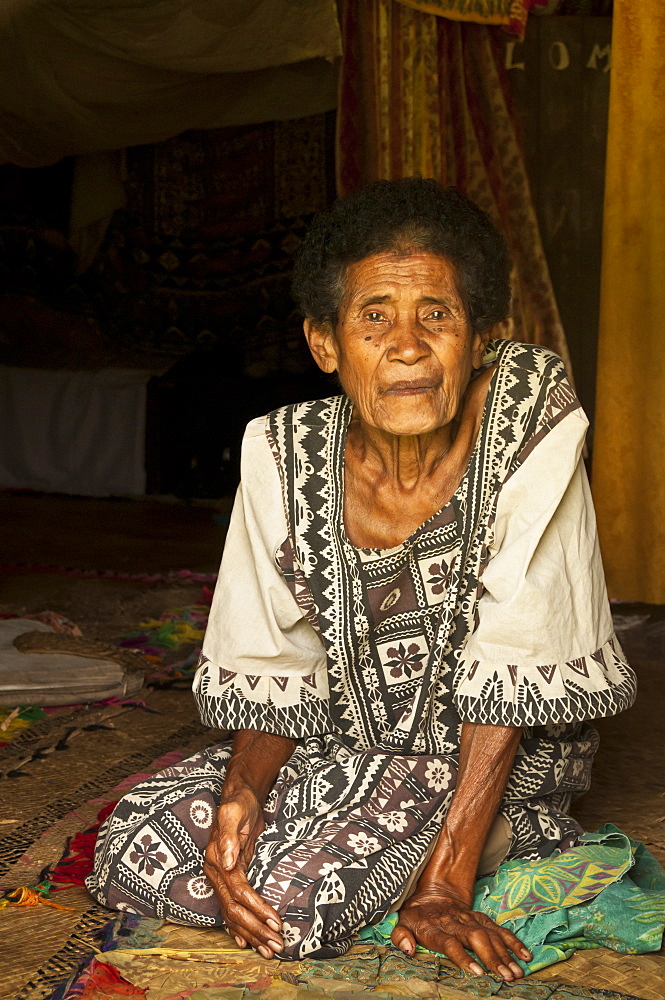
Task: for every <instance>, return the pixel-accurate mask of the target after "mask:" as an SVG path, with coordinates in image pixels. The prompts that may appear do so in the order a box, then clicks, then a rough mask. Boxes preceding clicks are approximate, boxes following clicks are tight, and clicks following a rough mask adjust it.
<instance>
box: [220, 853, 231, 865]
mask: <svg viewBox="0 0 665 1000" xmlns="http://www.w3.org/2000/svg"><path fill="white" fill-rule="evenodd" d="M222 864H223V865H224V867H225V868H233V855H232V854H231V852H230V851H227V852H226V854H225V855H224V858H223V861H222Z"/></svg>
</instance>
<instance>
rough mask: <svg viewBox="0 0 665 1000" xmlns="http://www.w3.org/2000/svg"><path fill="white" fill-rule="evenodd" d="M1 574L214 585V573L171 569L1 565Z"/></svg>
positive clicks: (32, 564)
mask: <svg viewBox="0 0 665 1000" xmlns="http://www.w3.org/2000/svg"><path fill="white" fill-rule="evenodd" d="M2 573H51V574H54V575H60V576H75V577H77V578H79V579H82V580H91V579H99V580H127V581H128V582H130V583H213V584H214V583H215V581H216V580H217V574H216V573H194V572H192V570H190V569H173V570H169V572H168V573H120V572H116V571H115V570H112V569H103V570H102V569H79V568H77V567H71V566H48V565H44V564H42V563H2V564H0V574H2Z"/></svg>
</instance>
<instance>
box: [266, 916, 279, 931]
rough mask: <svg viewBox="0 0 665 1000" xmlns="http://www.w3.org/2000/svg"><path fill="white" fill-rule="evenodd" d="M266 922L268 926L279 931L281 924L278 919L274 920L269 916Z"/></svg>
mask: <svg viewBox="0 0 665 1000" xmlns="http://www.w3.org/2000/svg"><path fill="white" fill-rule="evenodd" d="M266 923H267V925H268V927H270V928H271V930H273V931H279V924H278V923H277V921H276V920H273V919H272V917H268V919H267V920H266Z"/></svg>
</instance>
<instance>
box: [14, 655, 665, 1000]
mask: <svg viewBox="0 0 665 1000" xmlns="http://www.w3.org/2000/svg"><path fill="white" fill-rule="evenodd" d="M635 666H636V667H637V668H638V674H639V676H640V682H641V684H642V692H641V695H640V700H639V704H638V707H637V709H634V710H631V712H629V713H626V715H625V717H624V716H622V717H621V718H619V719H616V720H606V721H604V722H603V723H602V724H601V727H600V728H601V736H602V744H601V751H600V755H599V760H598V766H597V768H596V771H595V773H594V785H593V787H592V791H591V792H590V793H589V795H587V796H585V797H584V798H583V799H582V800H581V801H580V804H579V806H577V807H576V808H577V813H578V816H580V818H581V819H582V821H583V823H584V825H585V827H586V828H587V829H595V828H596V827H597V826H599V825H600V824H601V823H602V822H605V821H606V820H611V821H613V822H616V823H617V824H618V825H620V826H622V827H623V828H624V829H625V830H626V831H627V832H628V833H630V834H631V835H632V836H637V837H638V838H639V839H642V840H645V841H646V842H647V844H648V846H649V847H650V848H651V849H652V850H653V851H654V853H655V854H657V855H658V854H659V856H660V858H661V860H665V834H664V832H663V822H662V818H663V815H664V814H665V804H664V803H665V769H664V768H663V756H664V755H665V753H664V751H663V747H662V741H660V740H654V739H653V734H654V733H656V732H658V731H659V730H658V725H660V722H659V718H660V717H659V714H658V713H659V711H660V708H659V706H660V704H661V703H662V697H661V686H662V682H661V680H660V677H661V672H662V664H661V663H660V662H656V661H655V660H654V661H648V660H643V661H642V662H640V663H639V664H638V663H635ZM146 705H147V707H148V709H151V710H152V711H144V710H142V709H140V708H136V707H131V706H121V705H112V706H103V707H99V706H97V707H95V706H86V707H82V708H78V709H71V710H69V709H62V710H58V712H57V713H55V714H54V715H49V716H48V718H46V719H41V720H39V721H37V722H36V723H34V724H32V725H31V727H30V728H29V729H26V730H24V731H23V732H21V733H20V734H17V735H16V736H15V738H14V739H13V740H12V742H11V744H9V745H8V746H6V747H5V748H4V749H3V750H2V751H1V753H0V774H4V775H6V777H5V778H4V780H3V783H2V794H1V795H0V884H1V885H2V886H3V887H5V888H14V887H16V886H18V885H21V884H34V883H35V882H36V881H37V880H38V877H39V874H40V872H41V871H42V869H43V868H44V867H45V866H47V865H50V864H52V863H53V862H55V861H56V860H57V859H58V858H59V857H60V856H61V855H62V853H63V849H64V845H65V841H66V839H67V837H69V836H70V835H71V834H73V833H75V832H78V831H80V830H83V829H85V828H87V827H88V826H90V825H91V824H92V823H93V822H94V820H95V817H96V815H97V813H98V811H99V809H100V808H101V806H102V805H104V804H105V803H106V802H108V801H111V800H112V798H113V795H112V791H113V788H114V786H115V785H117V784H118V782H121V781H122V780H123V779H124V778H125V777H126V776H127V775H129V774H131V773H137V772H142V771H147V769H148V768H149V766H150V764H151V763H152V762H153V761H154V759H155V758H159V757H160V756H162V755H163V754H165V753H168V752H169V751H174V750H182V752H184V753H194V752H195V751H196V750H198V749H200V748H202V747H204V746H208V745H210V744H212V743H214V742H217V741H218V739H219V738H220V735H219V733H218V732H216V731H212V730H208V729H205V728H204V727H203V726H201V725H200V723H199V722H198V716H197V712H196V708H195V705H194V701H193V698H192V696H191V693H190V692H188V691H177V690H163V691H153V692H151V693H149V694H148V695H147V696H146ZM156 713H159V714H156ZM9 775H12V776H9ZM659 849H660V853H659ZM53 899H54V900H55V901H56V902H58V903H62V904H64V905H69V906H72V907H74V909H73V911H71V912H70V911H59V910H53V909H50V908H47V907H41V906H40V907H38V908H34V909H32V908H30V909H28V908H26V909H19V908H11V909H6V910H3V911H0V954H1V956H2V960H1V964H0V984H1V985H0V997H1V998H3V1000H4V998H7V1000H9V998H12V997H17V998H18V1000H45V998H47V997H49V996H50V994H51V993H52V991H53V989H54V988H55V986H56V985H57V984H58V983H60V982H61V981H62V979H63V978H64V977H66V976H67V975H70V974H71V973H73V971H74V970H75V969H76V968H77V966H78V965H79V964H80V962H81V960H82V957H83V956H85V955H86V954H89V953H90V947H91V941H92V939H93V933H94V931H96V930H99V928H101V927H102V926H103V925H104V924H105V923H108V921H109V919H110V918H111V917H112V916H113V915H112V914H109V911H107V910H105V909H103V908H101V907H99V906H96V905H95V904H94V903H93V902H92V900H91V898H90V897H89V896H88V895H87V894H86V893H85V892H84V891H83V890H68V891H66V892H58V893H56V894H54V896H53ZM198 933H205V932H198ZM178 969H179V970H180V971H182V969H183V966H182V962H180V963H179V964H178V965H177V966H175V971H178ZM190 971H191V969H190ZM174 975H175V972H174ZM273 975H277V973H276V972H275V973H273ZM537 976H538V979H537V982H538V983H542V984H543V989H546V990H547V991H546V992H542V991H541V993H540V994H538V992H537V991H536V992H534V989H532V986H534V987H535V985H537V983H536V982H535V981H534V980H531V979H530V980H528V981H524V982H523V983H521V984H519V986H515V987H513V988H512V990H511V991H509V992H505V990H503V991H502V992H501V993H500V997H501V1000H503V997H504V996H510V995H512V996H514V997H519V998H520V1000H531V998H533V1000H536V998H538V1000H545V998H546V997H547V1000H570V996H569V997H566V996H565V993H564V992H561V991H558V992H557V993H556V994H553V993H552V986H553V985H554V984H555V983H559V984H565V983H568V984H571V985H572V986H574V992H573V990H571V993H570V995H572V997H578V996H583V995H585V994H584V989H587V988H588V989H589V990H591V989H595V990H596V991H597V990H601V991H602V990H606V991H614V994H613V995H614V996H616V995H617V994H620V995H630V996H636V997H639V998H643V1000H665V955H663V954H662V953H658V954H655V955H644V956H627V955H618V954H616V953H615V952H611V951H608V950H606V949H598V950H594V951H588V952H578V953H577V954H576V955H574V956H573V958H572V959H570V960H569V961H568V962H565V963H561V964H559V965H557V966H552V967H551V968H549V969H547V970H543V971H541V972H539V973H538V974H537ZM315 978H316V977H315ZM287 982H288V980H287ZM339 983H340V984H341V986H344V983H342V982H341V980H340V981H339ZM545 984H549V987H546V986H545ZM284 985H286V983H285V984H284ZM318 985H320V981H319V983H318ZM494 985H495V987H496V984H494ZM527 985H528V986H529V992H528V993H525V992H524V990H525V989H526V987H527ZM322 989H323V987H322ZM330 989H331V987H326V990H325V992H326V993H328V992H330ZM335 989H336V991H337V992H336V997H335V1000H350V997H348V998H345V997H343V996H341V995H340V993H343V992H344V990H343V989H342V990H340V989H339V988H338V987H336V988H335ZM347 989H348V987H347ZM355 989H356V990H357V989H361V990H363V989H364V990H367V989H374V990H375V991H377V992H378V990H376V987H368V986H367V985H363V984H360V986H358V984H356V987H355ZM391 989H392V991H393V992H399V991H395V990H394V989H393V987H392V985H391ZM447 989H448V994H447V995H448V997H450V998H451V1000H452V996H453V995H458V994H457V993H456V994H452V993H451V992H450V990H451V989H454V987H452V986H450V987H448V988H447ZM455 989H456V988H455ZM562 989H563V987H562ZM172 992H176V991H175V990H174V991H172ZM333 992H334V990H333ZM382 992H390V991H389V990H383V991H382ZM494 992H496V989H494ZM165 995H166V994H165ZM422 995H423V996H425V994H422ZM466 995H468V992H467V994H466ZM485 995H486V996H489V995H492V994H491V992H488V993H486V994H485ZM586 995H587V996H593V997H595V998H598V997H600V996H601V995H602V994H600V993H598V992H596V993H594V992H587V994H586ZM437 996H440V997H442V998H443V996H444V994H443V992H441V991H440V992H439V993H438V994H437ZM148 1000H153V997H152V996H149V997H148ZM220 1000H221V998H220ZM227 1000H232V998H231V997H229V998H227ZM233 1000H239V997H238V998H233ZM275 1000H298V998H297V997H296V996H295V994H294V996H293V997H290V996H289V997H287V996H286V995H285V996H283V997H280V998H277V997H275ZM300 1000H302V998H300Z"/></svg>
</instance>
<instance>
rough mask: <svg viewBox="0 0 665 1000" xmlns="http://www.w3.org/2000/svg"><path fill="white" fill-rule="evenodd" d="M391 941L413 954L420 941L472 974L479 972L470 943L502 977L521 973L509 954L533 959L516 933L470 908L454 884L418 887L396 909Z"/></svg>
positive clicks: (480, 956) (478, 954)
mask: <svg viewBox="0 0 665 1000" xmlns="http://www.w3.org/2000/svg"><path fill="white" fill-rule="evenodd" d="M392 942H393V944H394V945H396V946H397V947H398V948H400V949H401V950H402V951H403V952H405V953H406V954H407V955H413V954H415V950H416V944H419V945H422V946H423V947H424V948H428V949H429V950H430V951H438V952H441V953H442V954H443V955H446V956H447V957H448V958H449V959H450V960H451V962H454V963H455V964H456V965H458V966H459V968H460V969H465V970H466V971H467V972H470V973H471V974H472V975H474V976H480V975H483V969H481V967H480V966H479V965H478V962H476V961H474V959H473V958H472V957H471V956H470V955H468V954H467V952H466V950H465V949H467V948H468V949H470V950H471V951H474V952H475V953H476V955H477V956H478V958H479V959H480V961H481V962H482V963H483V965H484V966H485V968H486V969H487V970H488V971H489V972H493V973H495V974H496V975H497V976H501V978H502V979H504V980H506V982H512V981H513V980H515V979H521V978H522V976H523V975H524V973H523V972H522V970H521V968H520V967H519V965H518V964H517V962H516V961H515V960H514V958H513V955H514V956H516V957H517V958H520V959H521V960H522V961H524V962H528V961H529V960H530V959H531V953H530V952H529V951H528V949H527V948H525V947H524V945H523V944H522V942H521V941H520V940H519V939H518V938H516V937H515V935H514V934H512V933H511V932H510V931H509V930H507V929H506V928H504V927H499V926H498V925H497V924H495V923H494V921H493V920H491V919H490V918H489V917H488V916H486V915H485V914H484V913H479V912H478V911H477V910H472V909H471V906H470V904H469V903H468V902H467V901H465V899H464V898H463V897H462V895H461V894H459V893H458V892H457V891H456V890H455V889H454V887H452V886H442V887H437V888H429V887H428V888H427V889H417V890H416V892H415V893H414V895H413V896H411V898H410V899H409V900H407V902H406V903H404V905H403V906H402V908H401V909H400V911H399V922H398V924H397V926H396V927H395V929H394V930H393V932H392ZM511 952H512V953H513V955H511V954H510V953H511Z"/></svg>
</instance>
